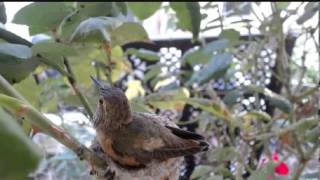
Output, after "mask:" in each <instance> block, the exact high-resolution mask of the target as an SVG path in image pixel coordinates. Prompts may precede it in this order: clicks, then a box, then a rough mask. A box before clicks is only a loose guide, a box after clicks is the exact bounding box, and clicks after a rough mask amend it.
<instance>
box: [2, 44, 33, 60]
mask: <svg viewBox="0 0 320 180" xmlns="http://www.w3.org/2000/svg"><path fill="white" fill-rule="evenodd" d="M0 56H1V58H11V57H15V58H20V59H29V58H31V57H32V50H31V49H30V48H29V47H28V46H25V45H21V44H13V43H0Z"/></svg>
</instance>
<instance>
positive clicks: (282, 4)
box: [276, 2, 290, 10]
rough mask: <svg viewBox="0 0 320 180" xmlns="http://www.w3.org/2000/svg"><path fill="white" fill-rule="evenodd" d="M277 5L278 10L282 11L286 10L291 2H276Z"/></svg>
mask: <svg viewBox="0 0 320 180" xmlns="http://www.w3.org/2000/svg"><path fill="white" fill-rule="evenodd" d="M276 4H277V8H279V9H280V10H283V9H286V8H287V7H288V6H289V4H290V2H276Z"/></svg>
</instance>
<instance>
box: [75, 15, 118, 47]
mask: <svg viewBox="0 0 320 180" xmlns="http://www.w3.org/2000/svg"><path fill="white" fill-rule="evenodd" d="M121 24H122V21H120V20H119V19H116V18H112V17H93V18H88V19H87V20H84V21H82V22H81V23H80V24H79V26H78V27H77V28H76V30H75V31H74V32H73V34H72V36H71V41H84V42H100V43H102V42H104V41H107V42H110V41H111V35H110V32H111V31H112V30H114V29H115V28H117V27H119V26H120V25H121Z"/></svg>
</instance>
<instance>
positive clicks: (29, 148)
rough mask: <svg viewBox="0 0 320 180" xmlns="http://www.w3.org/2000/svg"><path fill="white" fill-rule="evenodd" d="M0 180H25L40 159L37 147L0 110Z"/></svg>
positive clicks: (11, 119)
mask: <svg viewBox="0 0 320 180" xmlns="http://www.w3.org/2000/svg"><path fill="white" fill-rule="evenodd" d="M0 129H1V131H0V146H1V148H0V159H1V161H0V167H1V168H0V176H1V179H8V180H9V179H15V180H20V179H21V180H22V179H27V175H28V174H29V173H30V172H31V171H33V170H35V168H36V167H37V165H38V163H39V160H40V158H41V152H40V150H39V149H38V148H37V146H36V145H35V144H34V143H33V142H32V141H31V140H30V139H28V137H27V136H26V135H25V134H24V132H23V130H22V129H21V127H19V125H18V124H17V123H16V121H15V120H14V119H13V118H12V117H11V116H9V115H8V114H7V113H5V112H4V111H3V110H2V109H1V108H0Z"/></svg>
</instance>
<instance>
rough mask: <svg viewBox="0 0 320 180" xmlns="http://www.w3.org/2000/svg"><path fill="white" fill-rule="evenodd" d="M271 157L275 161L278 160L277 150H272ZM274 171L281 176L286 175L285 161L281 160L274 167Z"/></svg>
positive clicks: (287, 171) (286, 166) (287, 172)
mask: <svg viewBox="0 0 320 180" xmlns="http://www.w3.org/2000/svg"><path fill="white" fill-rule="evenodd" d="M272 159H273V161H274V162H275V163H278V162H279V154H278V152H277V151H276V152H274V154H273V156H272ZM274 171H275V172H276V173H277V174H278V175H281V176H286V175H288V174H289V167H288V165H287V163H285V162H281V163H280V164H279V165H278V166H276V167H275V169H274Z"/></svg>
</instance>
